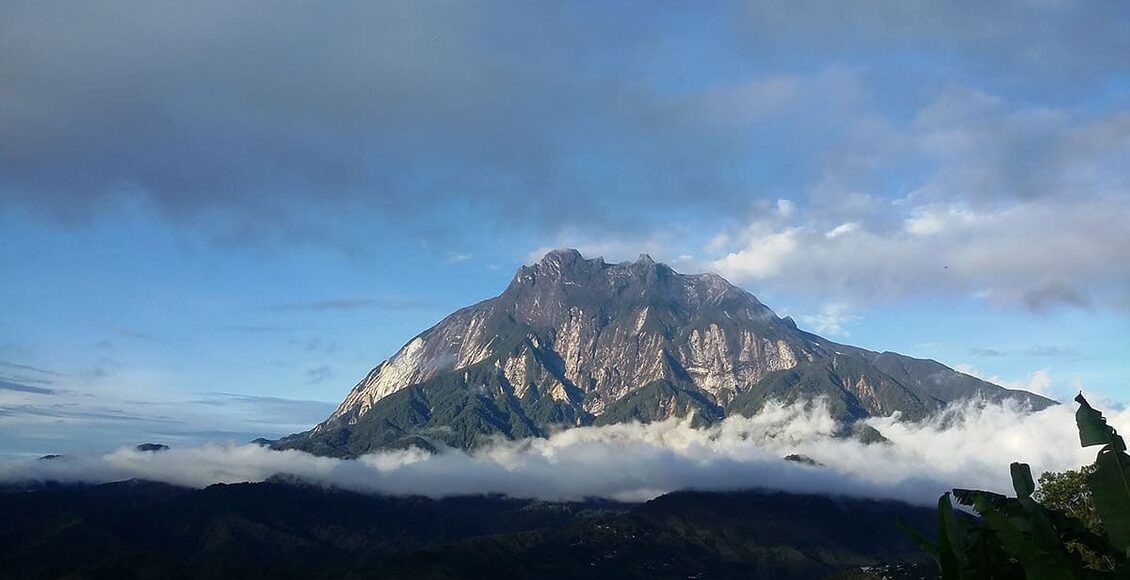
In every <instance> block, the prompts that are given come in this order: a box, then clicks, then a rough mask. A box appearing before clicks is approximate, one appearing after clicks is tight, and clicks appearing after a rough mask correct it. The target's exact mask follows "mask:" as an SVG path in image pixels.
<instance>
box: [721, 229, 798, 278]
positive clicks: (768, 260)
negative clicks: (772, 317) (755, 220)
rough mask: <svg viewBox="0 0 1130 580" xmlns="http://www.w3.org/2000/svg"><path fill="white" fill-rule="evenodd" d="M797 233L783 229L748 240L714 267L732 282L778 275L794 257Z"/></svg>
mask: <svg viewBox="0 0 1130 580" xmlns="http://www.w3.org/2000/svg"><path fill="white" fill-rule="evenodd" d="M798 235H799V232H798V231H797V230H794V229H787V230H783V231H779V232H772V233H769V234H766V235H764V236H758V237H755V238H752V239H750V240H748V241H747V242H746V245H745V247H743V248H742V249H740V250H738V251H736V252H733V253H730V254H728V255H726V256H724V257H722V258H720V259H719V260H717V261H715V262H714V264H713V265H714V267H715V268H716V269H717V270H718V271H720V272H722V274H723V275H724V276H728V277H730V278H732V279H734V280H738V281H741V280H757V279H761V278H770V277H773V276H777V275H780V274H782V273H783V272H784V270H785V265H786V263H787V262H788V261H789V260H791V259H792V258H793V257H794V255H795V254H796V253H797V246H798V243H797V238H798Z"/></svg>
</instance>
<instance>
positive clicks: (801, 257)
mask: <svg viewBox="0 0 1130 580" xmlns="http://www.w3.org/2000/svg"><path fill="white" fill-rule="evenodd" d="M888 213H889V214H891V215H903V216H905V218H904V224H905V227H901V228H892V227H885V226H884V225H883V224H881V223H876V224H874V226H873V227H868V226H864V225H859V226H858V227H856V228H853V231H852V232H851V235H835V236H830V235H827V233H826V232H825V230H824V229H823V228H815V227H802V226H796V225H792V224H781V223H776V222H767V221H764V220H754V221H753V223H752V225H751V226H750V227H749V231H750V232H754V233H752V234H749V235H746V236H744V237H741V238H739V239H735V240H734V241H733V242H732V244H734V245H736V247H733V248H732V249H731V250H730V251H729V252H728V253H725V254H724V255H722V256H720V257H718V258H717V259H715V260H714V261H713V262H712V263H711V264H710V267H711V268H712V269H714V270H715V271H717V272H719V273H720V274H722V275H723V276H726V277H728V278H730V279H731V280H733V281H735V282H744V281H751V280H757V281H759V284H760V285H761V286H762V287H763V288H773V289H777V290H781V291H783V292H791V293H800V294H810V295H816V296H818V297H821V298H824V299H827V300H834V301H850V302H855V303H875V302H883V301H889V300H895V299H901V298H905V297H907V296H914V295H923V294H926V295H930V294H934V295H940V294H959V295H970V296H971V295H974V294H979V295H981V296H984V297H985V298H986V299H988V300H990V301H992V302H994V303H997V304H1014V305H1021V306H1025V307H1028V308H1031V309H1034V310H1040V309H1046V308H1049V307H1052V306H1056V305H1071V306H1084V307H1087V306H1091V305H1093V304H1095V303H1098V304H1112V305H1115V306H1116V307H1118V300H1119V299H1120V298H1121V297H1122V295H1121V294H1118V289H1119V288H1121V289H1123V290H1122V291H1123V292H1125V289H1126V288H1130V265H1128V262H1127V259H1126V258H1127V256H1126V249H1127V248H1130V228H1127V227H1125V224H1126V223H1130V197H1126V198H1103V199H1092V200H1090V201H1089V202H1088V203H1077V202H1076V201H1074V200H1063V199H1053V198H1039V199H1033V200H1027V201H1017V202H1013V203H1008V204H1005V205H1002V206H1000V207H997V208H993V209H987V208H986V209H980V210H977V209H974V208H973V207H971V206H968V205H963V204H958V203H954V204H948V205H938V204H928V205H925V206H910V207H907V206H906V204H905V203H896V202H889V203H888ZM798 219H803V220H807V221H808V223H819V221H820V220H821V219H822V218H821V215H820V208H818V207H816V208H810V209H809V210H808V211H807V212H804V215H803V216H798ZM833 231H835V230H833Z"/></svg>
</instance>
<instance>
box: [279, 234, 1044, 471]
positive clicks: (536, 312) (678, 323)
mask: <svg viewBox="0 0 1130 580" xmlns="http://www.w3.org/2000/svg"><path fill="white" fill-rule="evenodd" d="M818 396H823V397H826V398H827V399H828V401H829V404H830V406H831V408H832V409H833V412H834V413H836V415H837V416H838V417H839V418H841V419H844V420H845V421H847V422H851V421H854V420H857V419H860V418H863V417H868V416H872V415H889V414H892V413H894V412H899V413H901V414H902V416H903V417H905V418H908V419H915V418H920V417H923V416H925V415H926V414H928V413H930V412H932V411H935V410H937V409H939V408H940V407H942V406H944V405H945V404H946V403H948V402H951V401H954V400H957V399H962V398H967V397H973V396H980V397H983V398H986V399H990V400H998V399H1001V398H1004V397H1010V396H1011V397H1017V398H1019V399H1021V400H1023V401H1025V402H1027V403H1028V404H1030V405H1032V406H1033V407H1034V408H1042V407H1044V406H1047V405H1049V404H1052V402H1051V401H1049V400H1047V399H1044V398H1042V397H1039V396H1037V395H1033V394H1031V393H1027V392H1023V391H1009V390H1006V389H1004V388H1002V387H998V386H996V385H993V384H990V383H987V382H984V381H981V380H979V379H976V378H974V377H971V376H968V375H964V374H962V373H959V372H957V371H954V370H953V369H950V368H949V367H946V366H945V365H942V364H940V363H937V362H935V361H929V360H919V359H912V358H910V357H905V356H902V355H898V354H895V353H876V352H872V351H868V350H864V349H860V348H856V347H852V346H847V345H841V344H837V343H834V342H831V341H828V340H825V339H823V338H821V337H819V336H816V335H814V334H810V333H807V332H804V331H802V330H799V329H798V328H797V326H796V324H795V323H794V322H793V321H792V320H791V319H789V318H781V317H778V316H777V315H776V314H774V313H773V311H772V310H770V309H769V308H768V307H766V306H765V305H764V304H762V303H761V302H759V301H758V300H757V298H755V297H754V296H753V295H751V294H749V293H748V292H745V291H744V290H741V289H739V288H737V287H735V286H733V285H732V284H730V283H729V282H727V281H726V280H725V279H723V278H721V277H720V276H717V275H714V274H696V275H686V274H679V273H677V272H675V271H674V270H672V269H671V268H669V267H667V266H666V265H664V264H658V263H656V262H654V261H653V260H651V258H650V257H648V256H641V257H640V259H639V260H637V261H635V262H626V263H621V264H608V263H606V262H604V260H602V259H600V258H596V259H585V258H583V257H582V256H581V254H580V253H579V252H577V251H576V250H558V251H553V252H550V253H549V254H547V255H546V256H545V257H544V258H543V259H542V260H541V261H539V262H538V263H536V264H534V265H532V266H523V267H521V268H519V269H518V272H517V273H516V274H515V275H514V278H513V280H511V282H510V284H509V286H507V288H506V290H504V291H503V292H502V294H501V295H499V296H498V297H496V298H492V299H489V300H485V301H483V302H480V303H479V304H476V305H474V306H470V307H467V308H464V309H461V310H458V311H456V312H455V313H453V314H451V315H450V316H448V317H447V318H445V319H444V320H442V321H441V322H440V323H439V324H437V325H435V326H434V327H432V328H430V329H428V330H426V331H424V332H422V333H421V334H419V335H417V336H416V337H415V338H413V339H412V340H410V341H409V342H408V344H406V345H404V347H402V348H401V349H400V351H399V352H397V353H396V354H395V355H394V356H393V357H392V358H390V359H388V360H386V361H384V362H382V363H380V364H379V365H377V367H376V368H374V369H373V370H372V371H370V372H369V374H368V375H366V376H365V378H363V379H362V380H361V381H360V382H358V383H357V385H356V386H355V387H354V388H353V390H352V391H351V392H350V393H349V395H348V396H347V397H346V398H345V400H344V401H342V403H341V405H340V406H339V407H338V408H337V410H336V411H334V413H333V415H331V416H330V417H329V418H327V419H326V420H325V421H323V422H322V423H321V424H319V425H318V426H316V427H315V428H314V429H312V430H311V431H308V432H306V433H301V434H297V435H293V436H291V437H288V438H285V439H283V440H281V441H279V442H277V443H276V444H275V445H276V447H280V448H299V449H305V450H307V451H311V452H314V453H319V454H328V455H335V456H355V455H359V454H362V453H365V452H368V451H371V450H374V449H378V448H387V447H399V446H407V445H419V446H423V447H432V446H435V445H436V444H443V445H451V446H456V447H463V448H471V447H475V446H477V445H480V444H482V443H483V442H485V441H487V440H489V438H490V437H492V436H504V437H511V438H518V437H528V436H544V435H545V434H547V433H549V432H551V431H553V430H556V429H562V428H568V427H573V426H579V425H590V424H598V425H599V424H608V423H616V422H622V421H630V420H639V421H645V422H646V421H654V420H662V419H666V418H668V417H670V416H672V415H679V416H686V415H691V416H693V418H694V421H695V422H696V423H697V424H708V423H711V422H714V421H717V420H719V419H721V418H722V417H724V416H725V415H726V414H727V413H741V414H745V415H749V414H751V413H754V412H756V411H757V410H758V409H759V408H760V407H761V406H762V405H763V404H764V403H765V402H767V401H769V400H780V401H784V402H791V401H795V400H806V399H811V398H814V397H818Z"/></svg>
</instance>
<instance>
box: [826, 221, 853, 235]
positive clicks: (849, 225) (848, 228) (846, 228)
mask: <svg viewBox="0 0 1130 580" xmlns="http://www.w3.org/2000/svg"><path fill="white" fill-rule="evenodd" d="M858 229H859V222H846V223H842V224H840V225H838V226H836V227H834V228H832V229H830V230H828V231H826V232H824V237H825V238H828V239H832V238H838V237H840V236H846V235H848V234H850V233H852V232H854V231H856V230H858Z"/></svg>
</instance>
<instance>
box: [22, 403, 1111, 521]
mask: <svg viewBox="0 0 1130 580" xmlns="http://www.w3.org/2000/svg"><path fill="white" fill-rule="evenodd" d="M868 422H869V423H870V424H871V425H873V426H874V427H876V428H878V429H879V430H880V431H882V432H883V433H884V434H885V435H886V436H887V437H888V438H890V439H891V441H892V442H893V444H892V445H863V444H861V443H858V442H856V441H853V440H845V439H836V438H833V437H831V435H832V433H834V432H835V431H836V429H837V425H836V422H835V421H833V420H832V419H831V417H830V416H829V414H828V412H827V408H826V406H824V405H823V404H822V402H817V403H816V404H815V405H808V406H804V405H794V406H781V405H770V406H768V407H766V409H765V410H764V411H763V412H761V413H759V414H758V415H755V416H754V417H751V418H742V417H732V418H728V419H726V420H725V421H724V422H722V423H721V424H719V425H717V426H715V427H713V428H710V429H701V430H700V429H694V428H691V427H690V426H689V424H688V423H687V422H686V421H680V420H677V419H672V420H668V421H664V422H660V423H652V424H648V425H640V424H626V425H612V426H606V427H599V428H595V427H585V428H577V429H570V430H566V431H563V432H560V433H557V434H555V435H553V436H551V437H549V438H547V439H530V440H523V441H499V442H497V443H495V444H493V445H490V446H488V447H486V448H483V449H481V450H478V451H476V452H474V453H471V454H468V453H463V452H459V451H447V452H444V453H441V454H438V455H429V454H427V453H424V452H420V451H416V450H408V451H389V452H379V453H374V454H370V455H366V456H363V457H362V458H360V459H358V460H339V459H331V458H325V457H315V456H312V455H308V454H305V453H302V452H298V451H272V450H269V449H266V448H262V447H258V446H254V445H205V446H202V447H194V448H183V449H178V448H174V449H172V450H169V451H165V452H160V453H152V452H138V451H135V450H132V449H128V448H123V449H119V450H117V451H114V452H112V453H107V454H104V455H88V456H75V457H69V458H66V459H63V460H53V461H36V460H20V461H7V462H3V463H0V481H5V482H14V481H28V480H63V481H90V482H99V481H111V480H119V479H124V478H143V479H152V480H157V481H166V482H170V483H176V484H181V485H189V486H197V487H199V486H205V485H209V484H212V483H217V482H240V481H261V480H263V479H265V478H267V477H270V476H271V475H274V474H278V473H283V474H290V475H295V476H298V477H300V478H302V479H306V480H309V481H313V482H318V483H322V484H326V485H335V486H340V487H344V488H348V489H354V490H359V491H366V492H379V493H389V494H424V495H429V496H446V495H458V494H478V493H503V494H507V495H513V496H521V497H537V498H544V499H548V500H562V499H579V498H584V497H607V498H613V499H622V500H644V499H648V498H651V497H655V496H657V495H660V494H663V493H666V492H668V491H672V490H676V489H705V490H725V489H738V488H750V487H764V488H771V489H782V490H788V491H796V492H813V493H827V494H837V495H850V496H866V497H886V498H894V499H901V500H907V501H912V502H916V503H923V504H926V503H929V502H931V501H933V500H934V499H936V497H937V495H938V494H939V493H941V492H942V491H944V490H946V489H949V488H951V487H954V486H960V487H979V488H986V489H991V490H997V491H1002V492H1006V491H1008V490H1009V489H1010V479H1009V474H1008V464H1009V462H1011V461H1026V462H1029V463H1031V464H1032V467H1033V470H1034V471H1035V472H1036V473H1040V472H1041V471H1043V470H1062V469H1066V468H1073V467H1077V466H1079V465H1082V464H1084V463H1087V462H1089V461H1091V460H1092V459H1093V456H1094V453H1093V451H1088V450H1083V449H1080V448H1079V447H1078V443H1077V437H1076V434H1075V423H1074V419H1073V415H1072V410H1071V409H1070V408H1068V407H1067V406H1057V407H1052V408H1050V409H1047V410H1044V411H1040V412H1038V413H1026V412H1025V411H1024V410H1023V409H1019V408H1017V407H1015V406H1012V405H1010V404H1005V405H987V404H983V403H973V402H970V403H968V404H965V405H962V406H958V407H955V408H954V409H952V410H951V411H950V412H949V413H947V414H946V415H945V416H941V417H937V418H934V419H932V420H929V421H926V422H923V423H902V422H900V421H898V420H897V418H882V419H871V420H869V421H868ZM1111 422H1112V424H1114V425H1116V426H1122V425H1126V424H1127V423H1128V422H1130V414H1128V413H1127V412H1125V411H1123V412H1119V413H1114V414H1111ZM987 441H988V442H991V444H986V442H987ZM790 453H801V454H804V455H807V456H809V457H812V458H813V459H815V460H817V461H819V462H820V463H822V464H824V467H811V466H807V465H798V464H796V463H792V462H788V461H785V460H783V459H782V457H783V456H784V455H786V454H790Z"/></svg>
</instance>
